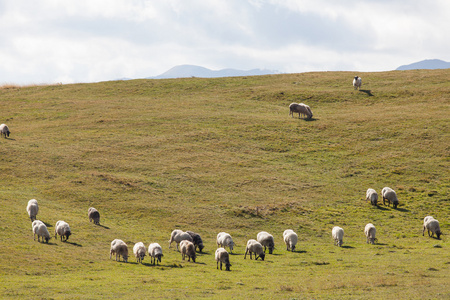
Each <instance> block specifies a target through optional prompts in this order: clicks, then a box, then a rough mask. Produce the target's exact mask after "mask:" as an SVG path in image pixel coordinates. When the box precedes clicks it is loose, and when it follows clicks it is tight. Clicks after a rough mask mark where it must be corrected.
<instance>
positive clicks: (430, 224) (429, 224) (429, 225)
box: [422, 217, 442, 239]
mask: <svg viewBox="0 0 450 300" xmlns="http://www.w3.org/2000/svg"><path fill="white" fill-rule="evenodd" d="M424 222H425V220H424ZM425 230H428V236H433V235H434V234H436V236H437V238H438V239H439V238H440V237H441V234H442V232H441V228H440V226H439V221H438V220H436V219H434V218H433V217H431V218H428V219H427V220H426V223H424V225H423V231H422V236H424V235H425ZM430 231H431V235H430Z"/></svg>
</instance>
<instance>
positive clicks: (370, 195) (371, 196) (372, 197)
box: [366, 189, 378, 205]
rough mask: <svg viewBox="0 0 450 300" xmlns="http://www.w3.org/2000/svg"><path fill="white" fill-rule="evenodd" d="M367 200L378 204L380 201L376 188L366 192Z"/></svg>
mask: <svg viewBox="0 0 450 300" xmlns="http://www.w3.org/2000/svg"><path fill="white" fill-rule="evenodd" d="M366 200H367V201H370V204H372V205H377V202H378V194H377V191H375V190H374V189H367V192H366Z"/></svg>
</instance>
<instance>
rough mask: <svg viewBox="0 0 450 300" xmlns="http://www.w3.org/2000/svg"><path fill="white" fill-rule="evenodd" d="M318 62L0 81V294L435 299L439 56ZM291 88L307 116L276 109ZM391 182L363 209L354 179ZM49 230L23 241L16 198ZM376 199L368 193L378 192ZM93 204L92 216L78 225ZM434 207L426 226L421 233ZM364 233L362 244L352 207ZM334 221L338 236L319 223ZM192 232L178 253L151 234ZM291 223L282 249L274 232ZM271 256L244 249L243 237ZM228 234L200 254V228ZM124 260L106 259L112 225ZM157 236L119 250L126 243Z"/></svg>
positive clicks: (445, 158)
mask: <svg viewBox="0 0 450 300" xmlns="http://www.w3.org/2000/svg"><path fill="white" fill-rule="evenodd" d="M353 76H354V74H353V73H349V72H321V73H304V74H285V75H284V74H283V75H271V76H257V77H233V78H216V79H200V78H189V79H170V80H132V81H117V82H101V83H91V84H72V85H50V86H29V87H14V86H4V87H3V88H1V89H0V99H1V104H2V108H1V111H0V116H1V118H0V123H6V124H8V126H9V127H10V130H11V132H12V133H11V136H10V138H9V139H4V138H2V139H0V166H1V169H0V170H1V173H0V180H1V183H2V186H1V188H0V204H1V206H2V210H1V213H0V216H1V219H0V220H1V221H0V239H1V247H0V265H1V266H2V267H1V269H0V276H1V278H2V280H1V283H0V294H1V295H2V297H3V298H5V299H16V298H23V299H24V298H28V299H31V298H35V299H62V298H64V299H98V298H108V299H110V298H113V297H115V298H126V299H130V298H140V297H145V298H150V297H156V298H178V299H183V298H192V299H196V298H231V297H233V298H240V299H247V298H250V297H257V298H267V299H272V298H280V299H291V298H297V299H304V298H306V299H309V298H325V299H327V298H330V299H336V298H365V299H366V298H372V299H388V298H390V299H392V298H401V299H426V298H432V299H448V298H449V297H450V284H449V282H450V251H449V248H450V241H449V238H448V235H449V232H450V226H449V216H450V202H449V182H450V173H449V165H450V164H449V146H450V134H449V119H450V118H449V116H450V108H449V104H450V97H449V95H450V70H415V71H404V72H398V71H394V72H380V73H363V74H360V76H361V77H362V79H363V86H362V90H361V91H355V90H353V87H352V85H351V82H352V78H353ZM291 102H303V103H306V104H308V105H309V106H310V107H311V109H312V111H313V113H314V116H313V118H312V119H311V120H303V119H298V118H292V117H290V116H288V113H289V109H288V106H289V104H290V103H291ZM385 186H389V187H391V188H393V189H394V190H396V191H397V194H398V197H399V201H400V205H399V207H398V209H393V208H392V206H391V207H387V206H383V205H382V204H381V205H380V206H379V207H373V206H371V205H370V204H368V203H367V202H366V201H365V200H364V198H365V192H366V190H367V188H369V187H371V188H374V189H376V190H377V191H378V193H379V194H380V193H381V189H382V188H383V187H385ZM32 198H35V199H37V200H38V202H39V214H38V219H40V220H42V221H44V222H45V223H46V224H47V226H48V228H49V231H50V232H53V231H54V225H55V223H56V221H58V220H65V221H66V222H68V223H69V224H70V226H71V228H72V233H73V234H72V236H71V237H70V239H69V241H68V242H67V243H64V242H61V241H60V240H56V239H52V240H51V241H50V243H49V244H42V243H38V242H37V241H33V235H32V231H31V222H30V220H29V218H28V215H27V212H26V205H27V202H28V200H29V199H32ZM380 198H381V196H380ZM90 206H94V207H96V208H97V209H98V210H99V211H100V214H101V222H100V224H101V225H100V226H96V225H94V224H92V223H89V221H88V218H87V210H88V208H89V207H90ZM427 215H432V216H434V217H435V218H436V219H438V220H439V221H440V224H441V229H442V231H443V234H444V235H443V236H442V237H441V240H437V239H435V238H430V237H428V236H427V234H426V233H425V236H422V223H423V218H424V217H425V216H427ZM369 222H371V223H373V224H374V225H375V226H376V228H377V238H378V244H376V245H368V244H366V241H365V236H364V233H363V230H364V226H365V225H366V224H367V223H369ZM333 226H340V227H342V228H344V230H345V237H344V247H341V248H339V247H336V246H334V245H333V241H332V239H331V229H332V227H333ZM177 228H178V229H182V230H192V231H195V232H198V233H200V234H201V236H202V238H203V241H204V243H205V245H206V247H205V249H204V253H202V254H199V256H198V259H197V262H196V263H189V262H187V261H183V260H181V254H180V253H178V252H176V251H175V250H174V249H173V248H171V249H168V240H169V237H170V233H171V231H172V230H173V229H177ZM288 228H291V229H294V230H295V231H296V232H297V233H298V235H299V243H298V245H297V252H293V253H291V252H288V251H286V248H285V246H284V243H283V241H282V233H283V231H284V230H285V229H288ZM262 230H264V231H268V232H270V233H272V234H273V235H274V237H275V245H276V250H275V252H274V255H267V257H266V260H265V261H263V262H261V261H259V260H258V261H254V260H250V259H249V258H248V257H247V259H245V260H244V252H245V245H246V242H247V240H248V239H250V238H256V234H257V233H258V232H259V231H262ZM220 231H226V232H229V233H230V234H231V235H232V236H233V239H234V241H235V242H236V244H237V247H236V248H235V251H234V252H235V253H234V254H233V255H231V264H232V267H231V270H232V271H231V272H225V271H219V270H216V263H215V261H214V251H215V249H216V245H215V238H216V235H217V233H218V232H220ZM115 238H120V239H122V240H124V241H125V242H126V243H128V246H129V251H130V254H131V256H130V259H129V263H122V262H120V263H119V262H115V261H114V260H109V248H110V243H111V241H112V240H113V239H115ZM139 241H142V242H144V244H145V245H146V246H148V244H149V243H150V242H158V243H160V244H161V246H162V247H163V251H164V257H163V262H162V265H160V266H156V267H154V266H150V264H149V262H150V259H149V258H148V257H147V258H146V259H145V260H144V264H143V265H138V264H136V263H135V259H134V257H133V255H132V247H133V245H134V243H136V242H139Z"/></svg>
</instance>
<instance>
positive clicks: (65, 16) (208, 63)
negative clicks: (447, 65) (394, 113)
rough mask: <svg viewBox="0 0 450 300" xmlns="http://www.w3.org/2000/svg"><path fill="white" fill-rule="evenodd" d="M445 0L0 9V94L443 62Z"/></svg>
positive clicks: (446, 55)
mask: <svg viewBox="0 0 450 300" xmlns="http://www.w3.org/2000/svg"><path fill="white" fill-rule="evenodd" d="M449 29H450V1H449V0H433V1H429V0H367V1H366V0H359V1H355V0H353V1H347V0H272V1H271V0H265V1H263V0H39V1H33V0H31V1H30V0H0V85H2V84H46V83H49V84H50V83H57V82H62V83H77V82H97V81H105V80H114V79H118V78H123V77H128V78H144V77H150V76H156V75H159V74H161V73H163V72H165V71H167V70H168V69H170V68H172V67H174V66H176V65H182V64H191V65H199V66H203V67H206V68H209V69H212V70H220V69H224V68H234V69H241V70H250V69H256V68H259V69H269V70H277V71H279V72H281V73H297V72H308V71H361V72H364V71H385V70H393V69H396V68H397V67H398V66H400V65H404V64H410V63H413V62H417V61H420V60H423V59H434V58H436V59H442V60H445V61H450V33H449Z"/></svg>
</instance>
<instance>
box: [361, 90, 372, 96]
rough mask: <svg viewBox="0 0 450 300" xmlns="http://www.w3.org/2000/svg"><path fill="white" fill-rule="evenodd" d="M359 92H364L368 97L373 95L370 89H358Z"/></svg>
mask: <svg viewBox="0 0 450 300" xmlns="http://www.w3.org/2000/svg"><path fill="white" fill-rule="evenodd" d="M359 91H360V92H363V93H366V94H367V96H369V97H372V96H373V94H372V91H371V90H359Z"/></svg>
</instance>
